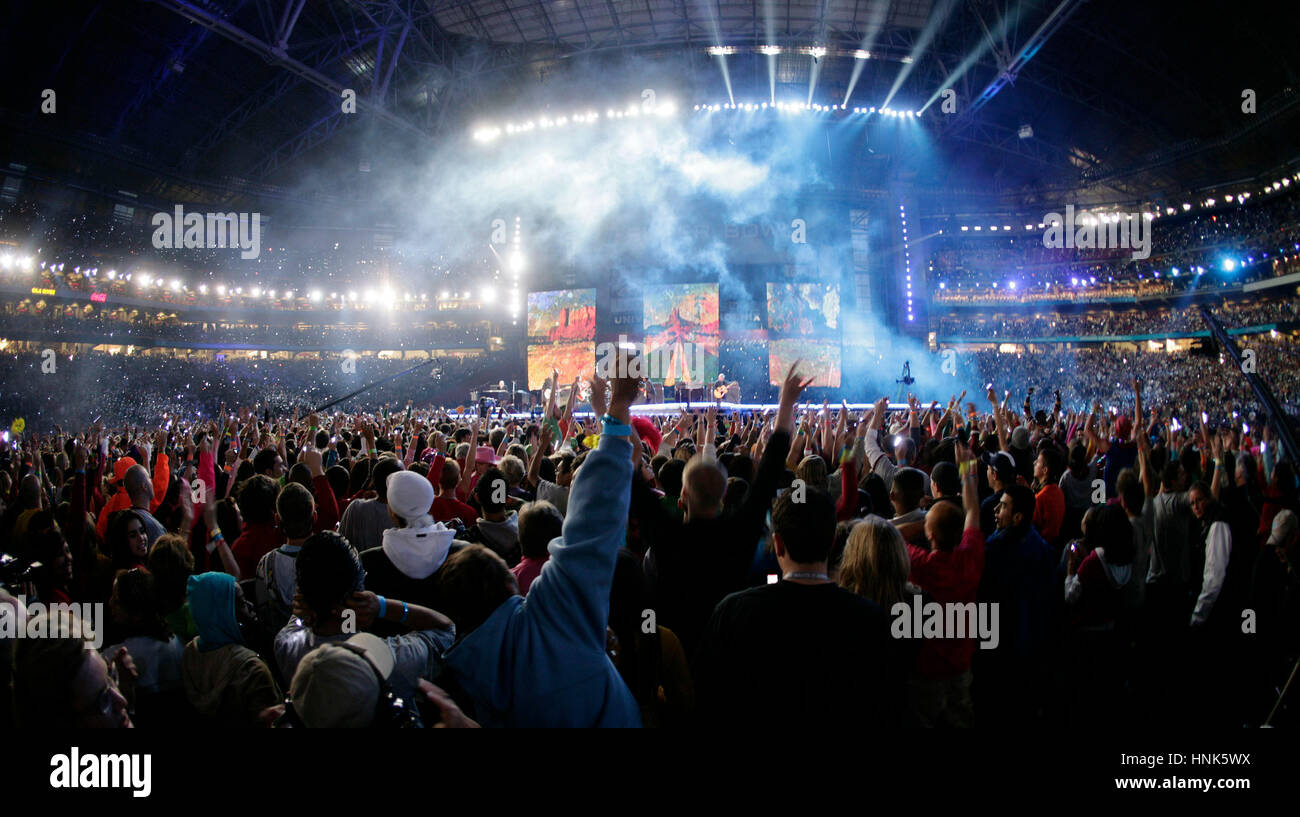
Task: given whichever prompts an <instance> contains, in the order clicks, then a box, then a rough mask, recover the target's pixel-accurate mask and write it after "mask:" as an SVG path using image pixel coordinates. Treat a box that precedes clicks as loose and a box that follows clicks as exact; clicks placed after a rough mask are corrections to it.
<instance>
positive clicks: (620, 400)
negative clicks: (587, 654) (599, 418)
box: [525, 367, 640, 649]
mask: <svg viewBox="0 0 1300 817" xmlns="http://www.w3.org/2000/svg"><path fill="white" fill-rule="evenodd" d="M628 370H629V369H628V367H623V368H620V369H618V371H624V372H626V371H628ZM639 388H640V382H639V378H635V377H624V378H619V379H616V380H615V381H614V382H613V394H612V396H611V398H610V403H609V416H610V418H611V420H612V422H609V421H607V422H606V423H605V428H604V431H603V433H602V434H601V435H600V442H599V444H598V445H597V447H596V449H595V450H594V451H592V452H591V453H590V454H588V455H587V459H586V461H585V462H584V463H583V466H582V468H581V469H580V470H579V471H578V474H577V476H576V477H575V478H574V480H573V486H572V488H571V489H570V493H569V512H568V515H567V516H566V517H565V519H564V527H563V529H562V534H561V537H560V538H559V539H558V540H556V541H554V542H552V543H551V544H550V546H549V550H550V554H551V558H550V562H549V564H548V567H547V569H546V570H545V571H543V572H542V574H541V575H540V576H538V577H537V579H535V580H534V581H533V584H532V587H530V588H529V591H528V598H527V601H526V602H525V605H526V607H525V609H526V610H527V612H528V613H529V614H531V615H534V616H537V617H538V620H539V621H541V622H543V624H544V625H546V626H554V627H555V628H556V630H557V631H559V632H565V631H567V632H573V633H579V634H580V638H581V640H582V641H584V642H586V644H587V645H589V646H592V647H596V648H599V649H603V648H604V645H605V626H606V624H607V623H608V621H609V592H610V587H611V585H612V584H613V580H614V564H615V562H616V561H617V559H618V551H619V548H621V547H622V546H623V541H624V537H625V534H626V532H627V512H628V504H629V501H630V498H631V488H632V471H633V467H632V455H633V453H634V452H638V449H639V445H638V443H637V436H636V432H635V430H633V429H632V427H631V423H632V415H631V412H630V411H629V409H630V407H631V405H632V403H633V401H635V400H636V397H637V392H638V390H639ZM605 389H606V384H605V382H604V381H603V380H601V379H600V378H595V379H593V380H592V389H591V391H592V407H593V408H596V407H597V404H598V403H604V393H605Z"/></svg>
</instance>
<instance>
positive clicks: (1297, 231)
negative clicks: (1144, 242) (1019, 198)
mask: <svg viewBox="0 0 1300 817" xmlns="http://www.w3.org/2000/svg"><path fill="white" fill-rule="evenodd" d="M1218 204H1219V206H1218V207H1217V208H1209V209H1200V208H1198V209H1197V210H1196V211H1195V212H1192V213H1181V212H1179V213H1175V214H1173V215H1171V216H1162V217H1161V218H1159V219H1155V220H1152V221H1149V222H1148V224H1149V225H1150V228H1151V233H1150V235H1151V254H1150V257H1148V258H1144V259H1135V258H1134V257H1133V251H1132V250H1131V249H1122V248H1121V249H1114V248H1108V249H1095V248H1093V249H1051V248H1046V247H1044V246H1043V231H1042V230H1036V231H1032V230H1027V231H1025V233H1024V234H1023V235H1022V234H1020V232H1019V231H1018V230H1012V231H1010V232H1009V233H1000V232H997V233H989V232H984V231H981V232H979V233H976V232H970V231H967V232H960V231H958V232H953V231H952V230H946V231H945V233H944V234H943V235H942V236H940V237H938V238H937V239H935V241H936V244H935V250H934V251H933V252H932V253H931V263H932V265H933V269H932V271H931V273H930V279H931V288H932V290H933V293H932V294H933V296H934V297H935V298H936V299H937V300H940V301H960V300H967V299H970V298H972V297H974V296H976V295H978V297H979V298H980V299H981V300H988V299H997V298H1001V299H1004V300H1008V301H1013V302H1014V301H1023V300H1039V299H1061V298H1080V299H1086V298H1091V297H1097V296H1104V297H1111V298H1122V297H1135V296H1138V295H1144V294H1157V293H1173V292H1183V291H1187V290H1189V289H1201V288H1207V287H1212V286H1217V285H1219V284H1221V283H1222V281H1221V280H1220V277H1219V275H1218V273H1219V272H1220V270H1221V269H1222V263H1223V261H1224V259H1231V260H1232V261H1233V262H1234V271H1239V270H1240V269H1241V268H1247V274H1248V275H1250V276H1267V275H1269V274H1274V273H1280V272H1281V271H1282V270H1281V269H1279V268H1276V264H1278V263H1281V259H1282V257H1284V256H1292V257H1294V256H1295V254H1296V253H1298V252H1300V198H1297V195H1296V193H1295V191H1294V190H1286V191H1283V192H1281V193H1277V194H1273V196H1272V197H1271V198H1268V199H1262V200H1256V201H1251V202H1249V203H1247V204H1242V203H1240V202H1235V203H1227V202H1219V203H1218ZM1062 212H1063V210H1062ZM1198 267H1200V268H1203V269H1205V270H1209V271H1211V272H1212V273H1214V274H1211V275H1205V276H1198V275H1195V274H1193V270H1194V269H1196V268H1198ZM1174 269H1178V270H1180V272H1181V274H1180V275H1173V274H1171V273H1172V270H1174ZM1287 271H1292V270H1291V268H1290V267H1289V266H1288V268H1287ZM1236 277H1239V276H1236ZM939 282H942V283H943V284H944V286H943V288H942V289H939V288H938V283H939ZM1011 282H1016V284H1017V286H1016V288H1015V290H1014V291H1009V287H1008V284H1009V283H1011ZM1049 284H1050V286H1047V285H1049Z"/></svg>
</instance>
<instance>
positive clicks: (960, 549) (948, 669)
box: [907, 528, 984, 678]
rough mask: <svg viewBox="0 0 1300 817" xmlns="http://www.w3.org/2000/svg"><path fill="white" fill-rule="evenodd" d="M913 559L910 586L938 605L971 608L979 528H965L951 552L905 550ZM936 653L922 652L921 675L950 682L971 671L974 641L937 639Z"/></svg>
mask: <svg viewBox="0 0 1300 817" xmlns="http://www.w3.org/2000/svg"><path fill="white" fill-rule="evenodd" d="M907 553H908V555H909V556H911V558H912V575H911V580H912V583H913V584H915V585H917V586H918V587H920V588H921V589H922V590H925V591H926V592H927V593H929V594H930V595H931V596H932V597H933V598H934V600H935V601H936V602H938V603H939V604H972V603H974V602H975V591H976V590H977V589H978V588H979V584H980V576H981V575H983V573H984V534H983V533H981V532H980V529H979V528H967V529H966V531H965V532H964V533H962V535H961V544H959V545H957V547H955V548H953V549H952V550H951V551H948V552H946V553H945V552H944V551H942V550H924V549H922V548H919V547H917V546H915V545H908V546H907ZM935 643H936V644H938V645H939V648H938V649H936V650H923V651H922V653H921V657H920V671H921V675H922V676H924V677H926V678H950V677H952V676H954V675H959V674H961V673H963V672H965V671H966V670H968V669H970V662H971V656H972V655H974V653H975V639H973V638H961V639H955V638H954V639H938V640H936V641H935Z"/></svg>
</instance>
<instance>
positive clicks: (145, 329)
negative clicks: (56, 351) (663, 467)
mask: <svg viewBox="0 0 1300 817" xmlns="http://www.w3.org/2000/svg"><path fill="white" fill-rule="evenodd" d="M6 306H8V305H6ZM24 332H25V333H28V334H31V335H32V336H33V337H39V338H40V339H41V340H45V341H50V342H55V343H57V342H60V341H62V342H80V343H117V344H119V345H127V344H134V345H137V346H154V345H161V344H178V345H185V344H208V345H214V344H224V345H228V347H230V348H238V347H250V346H251V347H256V348H258V349H272V350H273V349H284V348H298V349H330V350H342V349H347V348H351V349H482V348H484V347H486V346H487V342H488V336H489V334H490V333H489V331H488V330H487V329H485V328H483V327H482V326H463V327H457V326H451V325H445V326H438V325H436V324H429V323H423V324H420V323H414V324H412V322H410V321H405V320H404V321H402V322H401V323H400V324H399V323H397V322H396V321H392V322H387V325H384V323H374V324H371V325H368V326H364V325H363V326H344V325H314V326H313V325H306V324H292V323H285V324H283V325H275V324H265V323H262V324H259V323H248V322H242V321H241V322H238V323H236V322H234V321H221V322H218V321H204V320H192V319H187V320H181V319H180V317H179V316H178V315H177V314H175V313H173V314H171V315H167V314H165V313H159V315H158V316H150V315H148V314H145V315H140V314H138V311H135V312H132V313H127V312H126V310H121V309H119V310H114V311H111V312H108V311H104V310H100V311H98V312H92V313H89V314H85V313H82V312H81V310H80V309H79V308H78V307H71V308H69V309H67V310H63V309H46V310H42V311H21V310H0V333H4V335H5V336H6V337H15V336H16V333H24Z"/></svg>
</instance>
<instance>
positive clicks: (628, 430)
mask: <svg viewBox="0 0 1300 817" xmlns="http://www.w3.org/2000/svg"><path fill="white" fill-rule="evenodd" d="M600 422H601V423H602V425H603V426H604V432H603V433H605V434H608V435H610V436H611V437H630V436H632V426H629V425H625V424H623V422H621V421H619V420H616V419H614V418H613V417H611V416H609V415H608V414H606V415H605V416H604V417H601V418H600Z"/></svg>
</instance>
